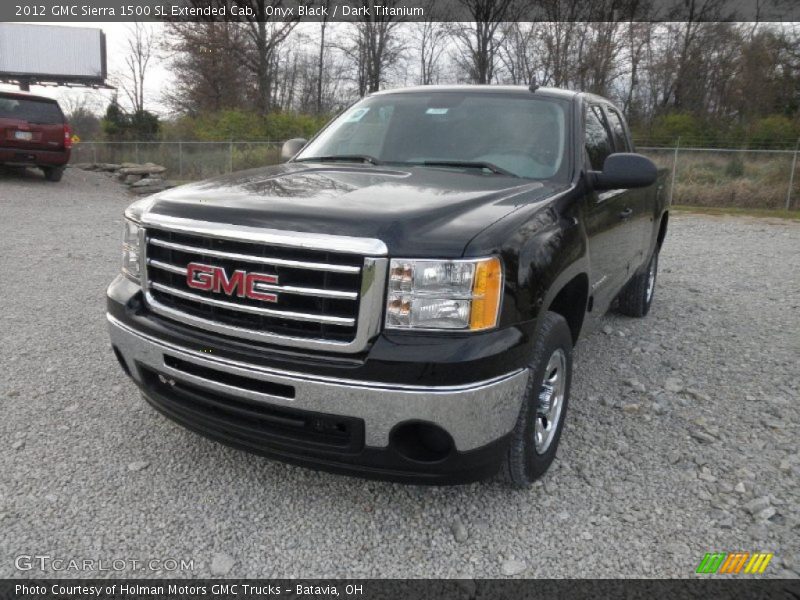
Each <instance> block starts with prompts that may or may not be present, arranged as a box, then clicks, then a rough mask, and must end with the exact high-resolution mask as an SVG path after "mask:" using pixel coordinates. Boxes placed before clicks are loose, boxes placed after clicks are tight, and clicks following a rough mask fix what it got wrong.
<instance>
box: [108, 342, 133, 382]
mask: <svg viewBox="0 0 800 600" xmlns="http://www.w3.org/2000/svg"><path fill="white" fill-rule="evenodd" d="M112 348H113V350H114V356H116V357H117V362H119V366H120V367H122V370H123V371H125V375H127V376H128V377H130V376H131V370H130V369H129V368H128V363H126V362H125V359H124V358H123V357H122V352H120V351H119V348H117V347H116V346H112Z"/></svg>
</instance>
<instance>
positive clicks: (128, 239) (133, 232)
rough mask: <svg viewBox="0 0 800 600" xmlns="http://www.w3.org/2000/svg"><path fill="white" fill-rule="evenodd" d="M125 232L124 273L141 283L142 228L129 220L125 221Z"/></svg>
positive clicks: (123, 246)
mask: <svg viewBox="0 0 800 600" xmlns="http://www.w3.org/2000/svg"><path fill="white" fill-rule="evenodd" d="M123 221H124V223H125V230H124V232H123V234H122V273H123V274H125V275H127V276H128V277H130V278H131V279H133V280H134V281H135V282H137V283H138V282H139V276H140V275H141V269H140V266H141V263H140V261H139V259H140V256H141V254H140V253H141V247H140V245H139V231H140V229H141V227H139V225H138V224H137V223H134V222H133V221H130V220H128V219H124V220H123Z"/></svg>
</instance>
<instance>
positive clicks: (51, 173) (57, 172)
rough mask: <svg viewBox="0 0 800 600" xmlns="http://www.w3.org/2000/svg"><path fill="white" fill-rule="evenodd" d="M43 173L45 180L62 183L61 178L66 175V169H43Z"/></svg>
mask: <svg viewBox="0 0 800 600" xmlns="http://www.w3.org/2000/svg"><path fill="white" fill-rule="evenodd" d="M42 171H44V178H45V179H47V181H53V182H57V181H61V177H62V176H63V175H64V167H42Z"/></svg>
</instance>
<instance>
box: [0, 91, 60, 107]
mask: <svg viewBox="0 0 800 600" xmlns="http://www.w3.org/2000/svg"><path fill="white" fill-rule="evenodd" d="M0 97H3V98H17V99H20V100H38V101H41V102H53V103H54V104H58V101H57V100H55V99H53V98H48V97H47V96H37V95H36V94H29V93H28V92H21V91H16V90H0Z"/></svg>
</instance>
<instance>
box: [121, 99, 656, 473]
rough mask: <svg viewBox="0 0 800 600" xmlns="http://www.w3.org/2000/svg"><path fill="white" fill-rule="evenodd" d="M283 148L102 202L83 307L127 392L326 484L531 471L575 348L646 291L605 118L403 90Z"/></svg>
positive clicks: (651, 195)
mask: <svg viewBox="0 0 800 600" xmlns="http://www.w3.org/2000/svg"><path fill="white" fill-rule="evenodd" d="M283 154H284V158H285V162H284V163H283V164H281V165H278V166H272V167H266V168H260V169H254V170H250V171H244V172H239V173H234V174H231V175H228V176H223V177H219V178H216V179H211V180H207V181H202V182H199V183H193V184H189V185H185V186H181V187H178V188H174V189H172V190H169V191H167V192H163V193H160V194H157V195H155V196H151V197H149V198H145V199H142V200H139V201H138V202H135V203H134V204H132V205H131V206H130V207H129V208H128V209H127V210H126V212H125V231H124V242H123V265H122V273H121V274H120V276H118V277H117V278H116V279H115V280H114V282H113V283H112V284H111V286H110V287H109V289H108V315H107V316H108V321H109V326H110V332H111V341H112V345H113V348H114V352H115V354H116V356H117V358H118V359H119V362H120V364H121V365H122V368H123V369H124V371H125V372H126V373H127V374H128V375H129V376H130V377H131V378H132V379H133V380H134V381H135V382H136V384H137V385H138V386H139V387H140V388H141V391H142V393H143V396H144V398H145V399H146V400H147V402H149V403H150V404H151V405H152V406H153V407H155V408H156V409H157V410H159V411H160V412H162V413H163V414H164V415H166V416H167V417H169V418H171V419H174V420H175V421H177V422H178V423H180V424H182V425H184V426H186V427H187V428H189V429H191V430H194V431H196V432H198V433H200V434H203V435H206V436H208V437H211V438H213V439H216V440H219V441H221V442H223V443H226V444H230V445H232V446H236V447H239V448H242V449H245V450H248V451H251V452H257V453H261V454H264V455H267V456H270V457H274V458H277V459H279V460H284V461H287V462H291V463H296V464H301V465H308V466H313V467H317V468H320V469H326V470H330V471H336V472H344V473H355V474H360V475H363V476H367V477H378V478H385V479H392V480H397V481H408V482H421V483H460V482H467V481H474V480H478V479H482V478H487V477H490V476H492V475H494V474H496V473H498V472H500V473H502V474H503V475H504V476H505V478H506V479H507V480H508V481H509V482H510V483H511V484H513V485H516V486H526V485H529V484H530V483H531V482H532V481H533V480H535V479H536V478H537V477H539V476H541V475H542V474H543V473H544V472H545V471H546V470H547V468H548V467H549V465H550V463H551V462H552V461H553V459H554V457H555V454H556V449H557V447H558V442H559V438H560V436H561V432H562V429H563V427H564V419H565V415H566V411H567V404H568V401H569V391H570V378H571V371H572V364H573V361H572V348H573V346H574V345H575V343H576V342H577V341H578V338H579V336H580V335H581V334H583V333H585V332H586V331H588V330H590V329H591V328H592V326H593V324H595V323H596V321H597V320H598V318H599V317H601V316H602V315H603V314H604V313H605V312H606V311H607V310H608V309H609V308H610V307H612V305H614V306H615V307H616V308H617V309H618V310H619V311H620V312H622V313H623V314H626V315H630V316H633V317H642V316H644V315H646V314H647V312H648V310H649V308H650V303H651V302H652V299H653V290H654V286H655V280H656V270H657V265H658V253H659V249H660V248H661V245H662V243H663V241H664V237H665V235H666V231H667V214H668V213H667V211H668V206H667V204H668V202H667V199H666V198H667V194H666V190H665V173H663V172H659V171H658V170H657V169H656V167H655V166H654V165H653V163H652V162H651V161H650V160H648V159H647V158H645V157H643V156H641V155H638V154H635V153H634V148H633V145H632V143H631V140H630V135H629V133H628V129H627V126H626V124H625V120H624V119H623V117H622V115H621V113H620V111H619V110H618V109H616V108H615V107H614V106H613V105H612V104H611V103H610V102H609V101H607V100H605V99H603V98H600V97H598V96H594V95H591V94H584V93H574V92H568V91H563V90H556V89H545V88H538V89H536V88H535V87H531V88H528V87H505V86H446V87H438V86H435V87H420V88H410V89H403V90H397V91H389V92H382V93H377V94H374V95H372V96H369V97H367V98H365V99H363V100H362V101H360V102H358V103H357V104H355V105H354V106H353V107H351V108H350V109H349V110H347V111H345V112H344V113H343V114H342V115H341V116H339V117H338V118H336V119H334V120H333V121H332V122H331V123H330V124H329V125H328V126H327V127H325V128H324V129H323V130H322V131H321V132H320V133H319V134H318V135H317V136H316V137H315V138H314V139H312V140H311V141H310V142H306V141H305V140H290V141H289V142H286V144H285V145H284V148H283Z"/></svg>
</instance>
